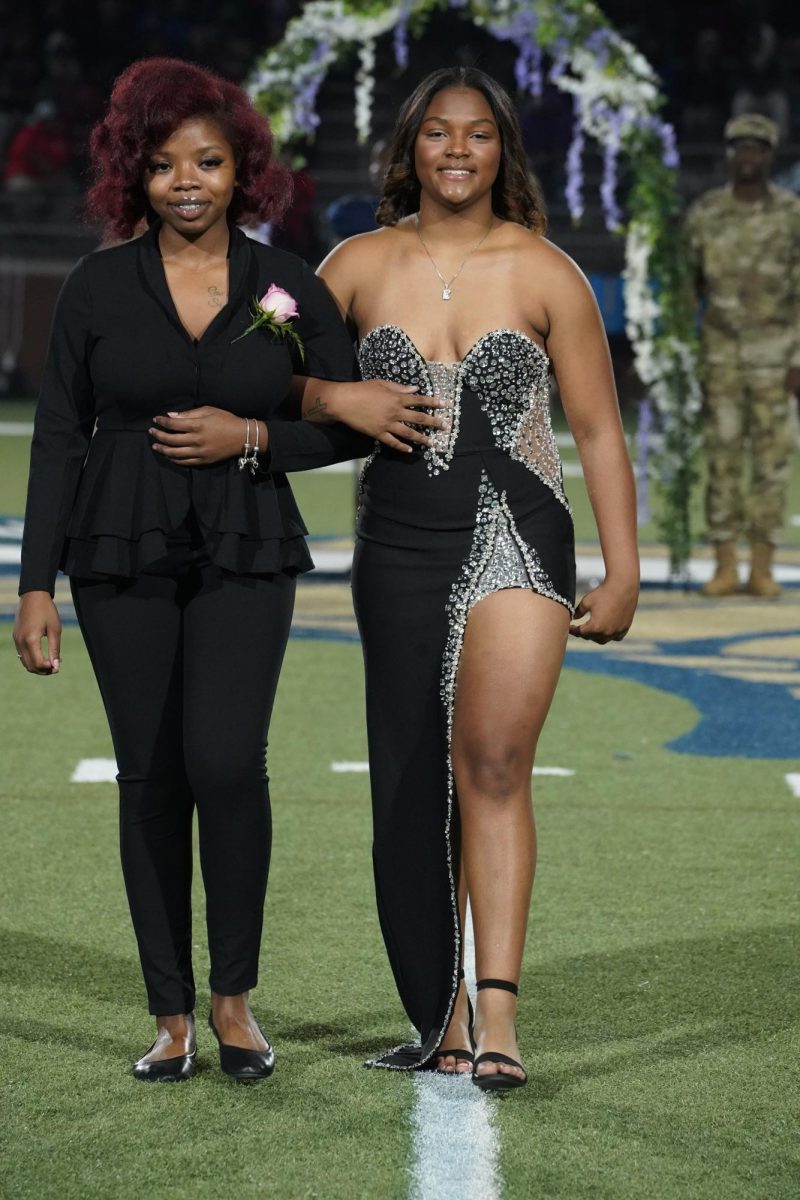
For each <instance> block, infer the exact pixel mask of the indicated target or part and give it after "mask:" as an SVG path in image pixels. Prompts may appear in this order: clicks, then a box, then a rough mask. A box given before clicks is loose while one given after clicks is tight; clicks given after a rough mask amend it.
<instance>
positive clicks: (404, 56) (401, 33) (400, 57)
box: [392, 17, 408, 71]
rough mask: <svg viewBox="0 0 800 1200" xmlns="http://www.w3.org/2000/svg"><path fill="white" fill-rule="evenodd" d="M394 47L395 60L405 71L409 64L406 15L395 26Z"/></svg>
mask: <svg viewBox="0 0 800 1200" xmlns="http://www.w3.org/2000/svg"><path fill="white" fill-rule="evenodd" d="M392 47H393V49H394V61H395V62H396V63H397V65H398V67H399V68H400V70H401V71H405V69H406V67H407V66H408V25H407V24H406V19H405V17H401V18H400V20H399V21H398V22H397V24H396V25H395V27H394V38H393V41H392Z"/></svg>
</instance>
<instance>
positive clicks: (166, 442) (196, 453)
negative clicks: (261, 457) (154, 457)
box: [148, 406, 266, 467]
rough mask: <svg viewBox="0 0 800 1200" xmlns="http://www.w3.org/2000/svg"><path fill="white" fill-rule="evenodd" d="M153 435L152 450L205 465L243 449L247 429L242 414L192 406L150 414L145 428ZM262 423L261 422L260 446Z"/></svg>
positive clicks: (252, 431)
mask: <svg viewBox="0 0 800 1200" xmlns="http://www.w3.org/2000/svg"><path fill="white" fill-rule="evenodd" d="M148 432H149V434H150V436H151V437H152V439H153V451H154V453H156V454H161V455H163V456H164V458H169V459H172V461H173V462H176V463H178V464H179V465H180V466H182V467H207V466H210V465H211V464H212V463H216V462H222V461H223V460H224V459H226V458H236V457H237V456H238V455H240V454H241V453H242V450H243V448H244V442H245V434H246V432H247V424H246V422H245V420H244V418H243V417H237V416H236V415H235V414H234V413H231V412H226V410H225V409H223V408H211V407H210V406H205V407H203V408H191V409H188V410H187V411H186V412H180V413H176V412H171V413H166V414H164V415H163V416H158V417H154V418H153V424H152V426H151V428H150V429H149V430H148ZM255 433H256V430H255V421H254V420H252V419H251V421H250V444H251V445H254V443H255ZM264 433H265V427H264V422H263V421H262V422H261V445H260V449H261V450H266V445H265V444H264V441H265V439H264Z"/></svg>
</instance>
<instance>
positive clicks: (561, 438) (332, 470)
mask: <svg viewBox="0 0 800 1200" xmlns="http://www.w3.org/2000/svg"><path fill="white" fill-rule="evenodd" d="M8 424H9V425H10V424H12V422H10V421H9V422H8ZM19 424H20V430H21V431H24V432H25V433H29V434H30V433H33V425H29V426H25V427H24V430H23V426H22V423H21V422H20V423H19ZM2 432H3V428H2V423H0V433H2ZM556 445H557V446H559V447H560V448H561V449H562V450H574V449H575V442H574V441H573V439H572V434H570V433H557V434H556ZM363 465H364V459H363V458H357V459H349V460H348V461H346V462H338V463H330V465H329V466H327V467H314V469H313V470H312V471H309V472H308V474H309V475H321V474H326V475H359V474H360V473H361V468H362V466H363ZM564 474H565V475H582V474H583V471H582V469H581V467H580V464H579V463H564Z"/></svg>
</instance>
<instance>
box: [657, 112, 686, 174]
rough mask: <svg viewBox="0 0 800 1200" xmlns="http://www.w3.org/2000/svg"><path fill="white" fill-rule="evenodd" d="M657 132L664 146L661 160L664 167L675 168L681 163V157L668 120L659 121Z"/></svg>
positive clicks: (673, 131)
mask: <svg viewBox="0 0 800 1200" xmlns="http://www.w3.org/2000/svg"><path fill="white" fill-rule="evenodd" d="M658 133H659V136H660V138H661V142H662V145H663V147H664V149H663V152H662V155H661V161H662V162H663V164H664V166H665V167H669V168H670V169H671V170H676V169H677V168H678V167H679V166H680V165H681V157H680V154H679V153H678V146H677V143H676V141H675V129H674V128H673V126H672V125H670V123H669V122H668V121H660V122H659V128H658Z"/></svg>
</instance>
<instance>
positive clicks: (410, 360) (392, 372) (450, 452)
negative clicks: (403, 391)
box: [359, 325, 569, 508]
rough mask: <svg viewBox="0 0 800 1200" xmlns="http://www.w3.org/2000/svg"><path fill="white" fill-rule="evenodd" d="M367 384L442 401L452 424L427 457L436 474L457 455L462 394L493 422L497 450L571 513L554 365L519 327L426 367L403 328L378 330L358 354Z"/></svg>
mask: <svg viewBox="0 0 800 1200" xmlns="http://www.w3.org/2000/svg"><path fill="white" fill-rule="evenodd" d="M359 361H360V365H361V373H362V376H363V378H364V379H388V380H391V381H392V382H394V383H402V384H408V385H414V386H416V387H417V388H418V389H419V392H420V394H421V395H424V396H437V397H440V398H442V399H444V400H445V401H446V408H445V409H444V410H442V409H438V410H435V409H426V411H427V412H439V413H440V414H442V415H444V416H446V417H447V418H448V419H449V422H450V428H449V430H442V431H440V432H437V434H436V435H435V437H434V444H433V446H431V447H430V448H429V449H427V450H425V451H424V458H425V461H426V463H427V466H428V470H429V472H430V473H431V474H432V475H439V474H440V473H441V472H443V471H446V470H447V469H448V467H449V465H450V462H451V461H452V458H453V456H454V455H455V454H457V453H458V452H459V434H460V433H461V429H462V402H463V393H464V392H467V393H468V394H470V395H471V396H473V397H475V398H476V399H477V402H478V404H479V406H480V409H481V410H482V412H483V413H484V414H485V415H486V418H487V419H488V424H489V427H490V431H491V432H490V437H491V440H492V443H493V444H494V446H495V447H496V448H497V449H499V450H503V451H505V452H506V453H507V454H509V455H510V456H511V457H512V458H514V459H516V460H517V461H519V462H521V463H523V464H524V465H525V466H526V467H528V469H529V470H531V471H533V472H534V473H535V474H536V475H537V476H538V477H539V478H540V479H541V480H542V482H543V483H546V484H547V486H548V487H550V488H551V489H552V491H553V492H554V493H555V495H556V496H557V498H558V499H559V500H560V501H561V503H562V504H563V505H564V506H565V507H566V508H568V507H569V506H568V504H567V500H566V497H565V496H564V489H563V484H562V472H561V460H560V458H559V454H558V448H557V446H556V440H555V436H554V434H553V430H552V426H551V423H550V399H549V366H550V362H549V359H548V357H547V355H546V354H545V352H544V351H543V350H542V348H541V347H540V346H539V345H537V343H536V342H534V341H533V340H532V339H531V338H529V337H528V336H527V335H526V334H524V333H521V332H520V331H519V330H516V329H493V330H490V331H489V332H488V333H485V334H484V335H483V336H482V337H480V338H479V339H478V340H477V341H476V342H475V344H474V345H473V346H472V348H471V349H470V350H469V351H468V353H467V354H466V356H465V357H464V358H463V359H462V360H461V362H458V363H439V362H427V361H426V360H425V359H424V358H423V357H422V355H421V354H420V352H419V350H418V349H417V348H416V346H415V345H414V343H413V342H412V340H411V338H410V337H409V336H408V334H407V333H406V332H405V331H404V330H403V329H401V328H400V327H399V326H397V325H378V326H376V328H374V329H371V330H370V331H369V333H368V334H367V335H366V336H365V337H364V338H363V340H362V342H361V347H360V351H359Z"/></svg>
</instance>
